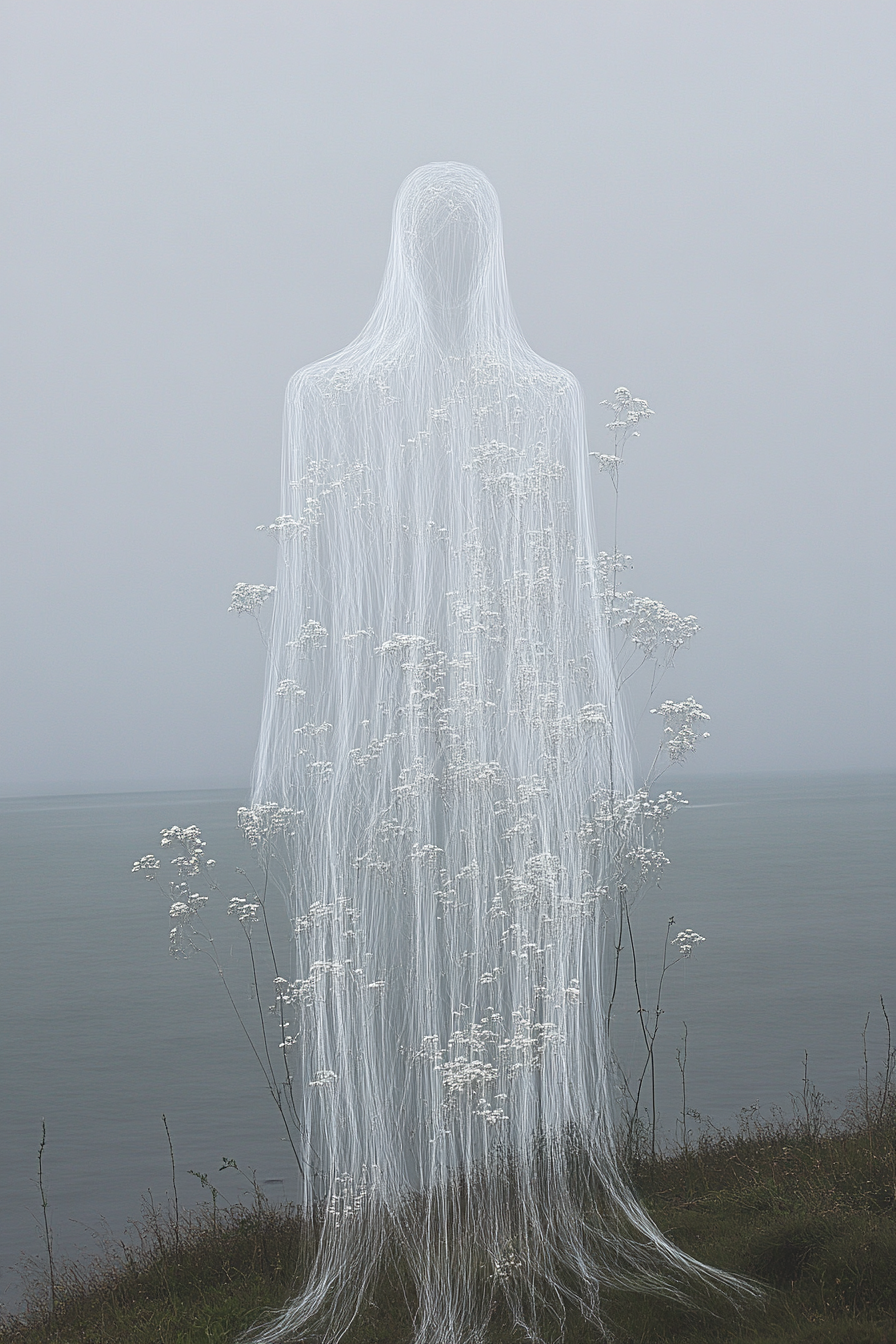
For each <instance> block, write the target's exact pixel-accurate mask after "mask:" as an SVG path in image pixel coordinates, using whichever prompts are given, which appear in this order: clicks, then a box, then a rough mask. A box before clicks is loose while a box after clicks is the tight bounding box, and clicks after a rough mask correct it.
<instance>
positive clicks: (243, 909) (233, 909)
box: [227, 896, 259, 925]
mask: <svg viewBox="0 0 896 1344" xmlns="http://www.w3.org/2000/svg"><path fill="white" fill-rule="evenodd" d="M258 910H259V905H258V902H257V901H250V900H249V899H248V897H245V896H233V897H231V900H230V904H229V905H228V907H227V913H228V915H236V917H237V919H238V920H239V922H240V923H241V924H244V925H247V924H257V923H258Z"/></svg>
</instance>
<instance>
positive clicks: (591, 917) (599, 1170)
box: [253, 163, 734, 1344]
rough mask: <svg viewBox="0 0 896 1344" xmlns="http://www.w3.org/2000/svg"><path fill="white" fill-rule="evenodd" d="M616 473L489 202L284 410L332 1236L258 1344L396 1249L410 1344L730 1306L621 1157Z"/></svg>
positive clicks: (286, 776) (449, 178)
mask: <svg viewBox="0 0 896 1344" xmlns="http://www.w3.org/2000/svg"><path fill="white" fill-rule="evenodd" d="M593 471H594V468H593V467H592V466H591V465H590V463H589V456H588V452H587V447H586V442H585V428H584V418H583V406H582V397H581V393H580V390H579V387H578V384H577V383H576V381H575V379H574V378H573V377H572V376H571V375H570V374H569V373H567V372H566V371H565V370H563V369H561V368H558V367H556V366H555V365H553V364H549V363H547V362H546V361H545V360H542V359H540V358H539V357H538V356H537V355H535V354H534V353H533V351H532V350H531V349H530V348H529V346H528V345H527V344H526V342H525V341H524V340H523V337H522V335H521V333H520V330H519V328H518V326H517V322H516V319H515V317H514V315H513V311H512V309H511V306H510V301H509V297H508V294H507V287H506V281H505V273H504V261H503V251H502V239H501V227H500V218H499V210H498V202H497V197H496V195H495V192H494V190H493V188H492V187H491V185H490V184H489V182H488V181H487V180H486V179H485V178H484V177H483V175H482V174H481V173H479V172H478V171H476V170H475V169H473V168H469V167H467V166H465V165H463V164H457V163H438V164H430V165H428V166H426V167H424V168H420V169H418V170H417V171H416V172H414V173H412V174H411V175H410V177H409V178H408V179H407V180H406V181H405V183H404V184H403V186H402V187H401V190H400V192H399V194H398V198H397V201H396V205H395V214H394V227H393V234H392V245H391V251H390V256H389V262H388V266H387V269H386V275H385V279H384V282H383V286H382V290H381V293H380V296H379V299H378V302H377V305H376V308H375V310H374V313H373V316H372V317H371V319H370V321H369V322H368V324H367V326H366V327H365V328H364V330H363V332H362V333H361V335H360V336H359V337H358V338H357V340H356V341H354V342H353V343H352V344H351V345H350V346H348V347H347V348H346V349H345V350H343V351H341V352H340V353H339V354H337V355H334V356H332V357H331V358H329V359H326V360H323V361H322V362H320V363H318V364H314V365H312V366H310V367H309V368H306V369H303V370H302V371H301V372H300V373H298V374H297V375H296V376H295V378H294V379H293V380H292V382H291V383H290V386H289V389H288V392H287V400H286V425H285V451H284V472H283V496H282V497H283V505H282V514H281V516H280V517H279V518H278V519H277V521H276V523H274V524H273V525H272V527H271V531H272V532H273V533H274V534H275V535H276V536H277V538H278V540H279V544H280V563H279V570H278V574H277V581H276V592H275V595H274V612H273V627H272V632H271V654H270V659H269V667H268V680H267V689H266V694H265V702H264V715H263V724H262V729H261V738H260V743H259V748H258V757H257V762H256V767H255V776H254V784H253V798H254V802H253V813H254V814H255V815H256V816H262V817H263V816H268V817H270V816H281V817H288V818H289V825H284V827H283V834H282V835H281V836H280V838H279V840H278V843H279V844H280V846H281V851H282V855H283V856H284V857H285V860H286V866H287V871H288V873H289V875H290V878H289V882H288V891H287V893H286V894H287V898H288V901H289V904H290V915H291V918H292V920H293V927H294V929H295V961H294V965H293V967H292V972H291V978H290V980H289V981H288V982H286V983H283V984H281V985H280V987H279V988H280V991H281V995H280V997H281V1003H286V1004H288V1006H289V1009H290V1019H291V1027H290V1045H289V1049H290V1063H291V1066H292V1069H293V1072H294V1075H295V1080H296V1081H295V1085H294V1097H295V1101H296V1107H297V1118H298V1121H299V1128H300V1132H301V1134H302V1135H303V1142H304V1154H303V1159H304V1161H303V1165H304V1170H305V1176H304V1180H303V1185H302V1192H301V1198H302V1201H303V1202H304V1206H305V1208H306V1210H307V1212H308V1214H309V1215H310V1216H313V1217H315V1218H317V1219H319V1220H320V1221H321V1222H322V1231H321V1240H320V1248H319V1251H318V1255H317V1261H316V1266H315V1269H314V1271H313V1273H312V1274H311V1276H310V1278H309V1280H308V1282H307V1283H306V1284H305V1285H304V1286H303V1287H302V1289H301V1291H300V1293H299V1295H298V1297H297V1298H296V1299H295V1301H294V1302H293V1303H292V1304H291V1305H290V1306H289V1307H288V1308H287V1309H286V1310H285V1312H284V1313H283V1314H282V1315H281V1316H280V1317H279V1318H278V1319H277V1320H276V1321H275V1322H274V1323H273V1324H271V1325H270V1326H268V1327H267V1328H265V1329H263V1330H262V1331H261V1332H260V1333H257V1334H256V1335H254V1336H253V1338H255V1339H257V1340H258V1341H259V1342H261V1341H263V1342H264V1344H274V1341H278V1340H286V1339H288V1338H294V1337H300V1335H301V1334H302V1333H303V1332H304V1331H305V1330H310V1329H314V1330H315V1331H316V1332H317V1333H318V1335H319V1336H320V1337H321V1338H325V1339H332V1340H335V1339H337V1338H338V1337H339V1335H340V1334H341V1333H342V1332H343V1331H344V1329H345V1328H346V1327H347V1326H348V1324H350V1322H351V1320H352V1319H353V1317H354V1315H355V1313H356V1312H357V1310H358V1307H359V1305H360V1304H361V1303H362V1302H363V1301H364V1300H365V1297H366V1296H367V1295H369V1286H370V1282H371V1279H372V1276H373V1275H374V1273H375V1272H376V1269H377V1266H378V1263H379V1259H380V1256H381V1253H382V1251H383V1247H384V1246H385V1245H386V1243H387V1242H391V1243H393V1245H394V1244H395V1243H396V1241H397V1243H398V1244H399V1245H400V1247H401V1254H402V1255H403V1256H404V1257H405V1260H406V1262H407V1263H408V1264H409V1265H410V1266H411V1269H412V1271H413V1274H414V1277H415V1280H416V1290H417V1297H418V1309H417V1316H416V1324H415V1330H416V1339H417V1341H418V1344H465V1342H466V1341H472V1340H474V1339H476V1340H478V1339H480V1338H481V1337H482V1331H483V1329H484V1325H485V1321H486V1320H487V1319H488V1316H489V1313H490V1311H491V1309H492V1304H493V1301H494V1300H495V1297H496V1295H497V1296H503V1297H504V1298H505V1299H506V1301H507V1302H508V1304H509V1306H510V1309H511V1311H512V1313H513V1316H514V1318H515V1319H516V1320H517V1321H518V1322H520V1323H521V1324H523V1325H524V1326H525V1328H526V1329H528V1330H529V1331H531V1332H532V1335H531V1337H534V1338H535V1337H537V1318H538V1316H539V1313H540V1312H541V1311H543V1310H550V1311H553V1312H554V1313H555V1314H556V1313H558V1312H560V1313H562V1310H563V1307H564V1304H566V1303H570V1302H572V1303H575V1304H576V1305H577V1306H578V1307H579V1308H580V1309H581V1310H583V1311H585V1312H586V1314H588V1315H589V1316H591V1317H592V1318H596V1317H597V1308H598V1292H599V1288H600V1286H601V1285H603V1284H607V1283H611V1284H622V1285H630V1286H637V1287H638V1288H640V1289H641V1290H643V1289H645V1288H646V1289H650V1290H656V1291H666V1292H670V1293H678V1292H680V1291H681V1286H682V1284H684V1283H685V1282H686V1281H687V1280H688V1279H693V1278H694V1277H695V1276H696V1277H697V1278H698V1279H703V1280H705V1281H706V1282H710V1281H712V1282H715V1283H716V1284H717V1285H719V1284H722V1285H724V1284H725V1283H726V1282H727V1283H729V1284H730V1285H732V1286H733V1282H734V1281H733V1280H726V1278H725V1276H724V1275H719V1274H716V1273H715V1272H714V1271H710V1270H708V1269H706V1268H705V1267H703V1266H699V1265H697V1264H695V1262H693V1261H691V1260H689V1259H688V1257H686V1256H684V1255H682V1254H681V1253H680V1252H678V1251H677V1250H675V1248H673V1247H672V1246H671V1245H670V1244H669V1243H668V1242H666V1241H665V1240H664V1238H663V1237H662V1236H661V1235H660V1234H659V1232H658V1231H657V1229H656V1228H655V1227H654V1226H653V1224H652V1223H651V1222H650V1221H649V1219H648V1218H647V1217H646V1216H645V1214H644V1213H643V1212H642V1210H641V1209H640V1207H639V1205H638V1203H637V1201H636V1200H635V1198H634V1197H633V1195H632V1194H631V1192H630V1191H629V1190H628V1188H627V1187H626V1185H625V1182H624V1181H623V1179H622V1178H621V1176H620V1174H619V1170H618V1167H617V1161H616V1157H615V1153H614V1144H613V1119H612V1117H613V1098H612V1086H611V1080H610V1076H609V1062H608V1050H607V1043H606V1039H605V1035H604V1027H603V1016H604V1010H603V1009H602V1003H601V929H602V927H603V926H604V914H603V912H602V909H601V903H602V901H603V900H604V899H605V893H606V889H607V885H608V878H609V874H608V873H607V871H605V868H606V864H607V859H606V854H607V847H606V846H603V847H602V846H600V845H597V844H593V843H590V844H589V843H585V842H583V838H582V836H583V834H585V831H583V829H582V828H583V825H584V824H585V820H586V818H587V817H588V816H589V815H591V814H592V813H593V811H594V806H593V800H594V798H595V797H596V796H599V797H600V798H601V799H603V800H604V804H606V800H607V799H609V805H610V811H611V812H612V811H613V806H614V799H616V798H617V797H618V798H623V797H626V796H628V795H631V793H632V781H631V767H630V759H629V732H628V730H627V728H626V724H625V719H624V714H623V711H622V708H621V706H620V704H619V703H618V702H617V697H616V695H615V692H614V689H613V686H614V678H613V669H612V667H611V663H610V651H609V647H608V637H607V625H606V622H605V620H604V610H603V607H602V602H603V600H604V598H603V595H602V594H601V592H600V591H599V590H598V589H597V588H596V587H595V585H594V584H593V583H592V576H593V574H594V573H595V572H596V571H597V565H598V560H597V553H596V551H595V549H594V526H593V519H592V517H591V504H590V501H591V495H592V490H593V477H592V474H591V473H592V472H593ZM265 809H267V811H265ZM284 809H288V811H284ZM586 831H587V827H586Z"/></svg>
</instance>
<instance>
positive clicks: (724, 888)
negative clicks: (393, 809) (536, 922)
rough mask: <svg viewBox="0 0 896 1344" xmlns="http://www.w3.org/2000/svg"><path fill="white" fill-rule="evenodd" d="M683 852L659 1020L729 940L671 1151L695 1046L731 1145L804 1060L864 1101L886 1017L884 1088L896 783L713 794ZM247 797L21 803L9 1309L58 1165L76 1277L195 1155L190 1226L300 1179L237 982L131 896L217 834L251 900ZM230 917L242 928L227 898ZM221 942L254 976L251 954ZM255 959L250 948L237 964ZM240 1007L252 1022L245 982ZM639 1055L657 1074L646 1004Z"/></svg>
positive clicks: (222, 873)
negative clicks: (176, 949) (152, 871)
mask: <svg viewBox="0 0 896 1344" xmlns="http://www.w3.org/2000/svg"><path fill="white" fill-rule="evenodd" d="M680 780H681V782H678V781H676V784H675V787H683V788H684V789H685V793H686V796H687V797H688V798H689V800H690V805H689V806H688V807H687V808H685V809H684V810H683V811H682V812H680V813H679V814H678V815H677V816H676V817H675V818H673V820H672V823H671V824H670V827H669V829H668V831H667V835H666V842H665V849H666V851H667V853H668V854H669V855H670V857H671V858H672V860H673V863H672V867H671V868H670V869H669V871H668V874H667V876H666V877H665V878H664V879H663V885H662V888H661V889H660V890H659V891H656V890H654V891H652V892H648V893H647V894H646V895H645V896H644V897H643V898H642V900H641V901H640V904H639V906H638V909H637V915H636V921H635V923H636V937H637V940H638V945H639V966H640V970H641V978H642V984H643V986H644V988H645V997H646V998H647V999H648V1000H650V1001H651V1003H652V1002H655V997H656V979H657V975H658V972H659V969H660V967H661V959H662V947H663V939H664V935H665V930H666V925H667V921H668V919H669V917H670V916H674V918H675V930H674V931H677V930H679V929H685V928H691V929H693V930H694V931H695V932H697V933H699V934H701V935H702V936H703V937H704V938H705V940H706V941H705V942H703V943H702V944H700V945H699V946H698V948H697V950H696V951H695V952H694V954H693V956H692V957H691V958H690V960H689V961H686V962H682V963H681V964H679V965H676V966H674V967H673V968H672V970H671V971H670V972H669V973H668V975H667V976H666V980H665V986H664V992H663V1005H662V1006H663V1010H664V1011H663V1015H662V1018H661V1023H660V1032H659V1036H658V1039H657V1057H658V1060H659V1066H660V1067H659V1104H660V1114H661V1119H662V1121H663V1122H664V1124H665V1128H666V1130H667V1132H670V1133H671V1132H672V1131H673V1129H674V1125H675V1118H676V1114H678V1113H680V1106H681V1079H680V1074H679V1072H678V1068H677V1065H676V1059H675V1055H676V1050H679V1051H680V1050H681V1045H682V1035H683V1026H682V1024H683V1023H684V1022H686V1023H687V1028H688V1035H687V1069H686V1076H687V1101H688V1107H689V1108H693V1109H694V1110H696V1111H698V1112H700V1113H701V1114H702V1115H703V1116H705V1117H709V1118H711V1119H712V1121H713V1122H714V1123H716V1124H724V1123H731V1122H732V1120H733V1119H734V1118H735V1117H736V1115H737V1112H738V1111H739V1110H740V1109H741V1108H742V1107H747V1106H752V1105H754V1104H758V1105H760V1106H761V1107H762V1108H763V1109H764V1110H766V1111H767V1110H769V1109H770V1108H771V1107H772V1106H783V1107H784V1108H785V1110H789V1109H790V1105H791V1100H790V1099H791V1097H792V1096H793V1095H794V1094H799V1093H800V1092H801V1090H802V1078H803V1068H804V1052H807V1053H808V1072H809V1077H810V1079H811V1080H812V1082H813V1083H814V1085H815V1086H816V1087H817V1088H819V1089H820V1090H821V1092H822V1093H824V1094H825V1095H826V1096H827V1097H829V1098H830V1099H831V1103H832V1106H833V1107H834V1108H836V1107H838V1106H842V1104H843V1102H844V1101H845V1099H846V1097H847V1095H848V1093H849V1092H850V1090H851V1089H853V1088H855V1087H856V1086H857V1084H858V1083H859V1081H860V1075H861V1070H862V1028H863V1025H864V1023H865V1019H866V1015H867V1014H868V1013H870V1014H871V1019H870V1023H869V1027H868V1034H867V1040H868V1049H869V1054H870V1062H871V1071H872V1074H873V1073H874V1071H875V1070H876V1068H877V1067H878V1066H879V1065H880V1064H881V1063H882V1062H883V1055H884V1040H885V1038H884V1032H883V1018H882V1015H881V1012H880V1002H879V1000H880V996H883V998H884V1000H885V1002H886V1004H887V1006H888V1008H889V1009H891V1010H892V1012H891V1017H892V1020H893V1022H894V1027H896V957H894V950H896V900H894V872H896V863H894V859H896V843H894V835H896V827H894V824H893V823H894V814H896V807H894V804H896V775H892V774H888V775H873V776H871V775H859V774H852V775H834V774H830V775H799V776H797V775H792V776H786V775H774V776H765V777H760V776H738V777H728V778H726V777H704V778H702V779H694V780H690V781H689V780H688V779H687V777H686V776H685V775H682V776H681V777H680ZM244 801H245V800H244V798H243V796H242V795H241V794H239V793H236V792H231V791H226V792H224V791H221V792H206V793H198V794H197V793H189V794H188V793H167V794H162V793H153V794H115V795H108V796H93V797H68V798H38V799H7V800H0V846H2V848H0V876H2V898H0V899H2V905H0V912H2V939H0V1024H2V1035H0V1220H2V1226H0V1271H2V1278H0V1291H2V1293H3V1297H4V1299H5V1300H6V1301H7V1302H14V1301H15V1297H16V1285H17V1276H16V1274H15V1273H14V1272H13V1268H12V1267H13V1266H14V1265H15V1263H16V1262H17V1261H18V1260H19V1258H20V1256H22V1255H38V1254H39V1253H40V1250H41V1245H42V1242H41V1229H40V1228H39V1225H38V1220H39V1219H40V1217H41V1206H40V1198H39V1193H38V1189H37V1183H36V1177H37V1150H38V1144H39V1142H40V1134H41V1121H42V1120H44V1121H45V1123H46V1132H47V1142H46V1149H45V1153H44V1175H45V1187H46V1191H47V1195H48V1198H49V1213H50V1217H51V1220H52V1225H53V1229H54V1237H55V1249H56V1252H57V1253H84V1252H88V1251H89V1250H90V1249H91V1248H92V1246H93V1245H94V1242H95V1237H96V1235H97V1234H100V1235H101V1234H102V1232H103V1229H104V1228H105V1229H107V1230H108V1232H109V1233H110V1234H111V1235H113V1236H116V1235H122V1234H124V1232H125V1229H126V1224H127V1221H128V1219H130V1218H134V1217H137V1216H139V1214H140V1212H141V1201H142V1200H144V1199H145V1198H147V1197H148V1192H150V1191H151V1192H152V1196H153V1198H154V1199H155V1200H156V1201H157V1202H164V1200H165V1198H166V1197H167V1195H168V1193H169V1192H170V1190H171V1168H170V1158H169V1153H168V1146H167V1140H166V1137H165V1131H164V1128H163V1125H162V1115H163V1114H165V1115H166V1116H167V1120H168V1126H169V1129H170V1132H171V1137H172V1140H173V1143H174V1149H175V1156H176V1161H177V1172H178V1190H179V1195H180V1199H181V1202H182V1203H186V1202H188V1201H194V1202H195V1201H198V1199H199V1198H200V1197H201V1196H202V1190H201V1186H200V1182H199V1180H198V1179H197V1177H196V1176H193V1175H191V1174H190V1171H191V1169H192V1171H195V1172H200V1173H204V1174H206V1175H207V1176H208V1177H209V1179H211V1180H212V1181H213V1182H214V1184H215V1185H216V1186H217V1187H218V1188H219V1189H220V1190H221V1192H222V1195H223V1196H224V1197H225V1198H235V1197H237V1196H238V1195H239V1194H241V1193H242V1192H243V1191H244V1190H245V1188H246V1182H245V1181H244V1180H243V1179H242V1178H241V1177H238V1176H235V1175H234V1174H233V1173H232V1172H230V1171H226V1172H219V1168H220V1166H221V1164H222V1159H223V1158H225V1157H226V1158H233V1159H234V1160H235V1161H236V1162H237V1163H238V1164H239V1166H240V1167H242V1168H243V1169H244V1170H245V1171H247V1172H251V1171H255V1172H257V1179H258V1181H259V1182H260V1183H262V1184H263V1186H264V1188H265V1189H266V1190H267V1191H268V1193H270V1194H271V1195H281V1194H282V1195H283V1197H285V1198H289V1197H290V1195H291V1194H292V1193H293V1191H294V1178H293V1171H292V1168H291V1166H290V1162H289V1159H288V1151H287V1149H286V1144H285V1143H284V1142H283V1141H282V1140H281V1138H280V1134H279V1132H278V1128H277V1117H276V1114H275V1112H274V1110H273V1106H272V1104H271V1101H270V1099H269V1098H268V1097H267V1095H266V1094H265V1092H264V1090H263V1088H262V1087H260V1086H259V1082H260V1075H258V1073H257V1065H256V1064H255V1062H254V1060H253V1059H252V1057H251V1055H250V1053H249V1050H248V1047H247V1046H246V1045H245V1042H244V1041H243V1040H242V1039H241V1037H240V1035H239V1033H238V1030H235V1025H236V1024H235V1021H234V1019H233V1014H232V1010H231V1008H230V1006H229V1004H228V1003H227V1000H226V997H225V995H224V992H223V990H222V987H221V985H220V983H219V981H218V977H217V976H216V975H215V974H214V972H213V971H212V970H211V968H210V967H209V966H208V965H207V964H203V963H202V961H201V960H193V961H189V962H178V961H174V960H172V959H171V958H170V957H169V956H168V955H167V934H168V927H169V923H168V917H167V906H166V902H165V901H164V900H163V899H162V898H161V897H160V896H159V895H154V894H153V887H152V885H151V884H149V883H145V882H143V881H142V880H141V879H140V878H137V877H132V876H131V874H130V867H131V863H132V862H133V860H134V859H135V858H137V857H138V856H140V855H142V854H145V853H147V852H149V851H155V852H157V851H158V833H159V830H160V829H161V828H162V827H163V826H170V825H173V824H177V825H191V824H194V823H195V824H196V825H198V826H199V827H200V828H201V829H202V831H203V833H204V835H205V837H206V839H207V841H208V851H207V852H208V853H209V854H211V855H213V856H214V857H215V858H216V859H217V861H218V873H219V878H220V880H221V884H222V888H223V890H224V892H226V893H227V895H230V894H237V895H243V894H245V890H246V888H245V886H244V885H243V880H242V879H241V878H238V877H235V876H232V875H233V873H234V870H235V868H237V867H239V866H249V865H250V863H251V859H250V856H249V854H248V853H247V851H246V850H245V848H244V846H243V843H242V841H241V839H240V837H239V835H238V833H237V831H236V827H235V814H236V809H237V807H238V806H240V804H242V803H243V802H244ZM220 905H221V907H222V908H223V907H224V906H226V896H225V895H222V897H221V901H220ZM213 919H214V922H215V925H216V929H217V932H218V946H219V953H220V954H221V955H222V959H223V960H224V961H225V963H226V964H229V963H230V956H231V944H232V943H234V944H235V940H234V933H235V932H236V933H238V932H239V930H238V929H236V930H234V928H233V927H232V926H230V925H228V922H227V920H226V918H224V917H223V914H222V913H221V912H218V914H217V916H215V915H214V914H213ZM235 950H236V945H235ZM232 965H233V986H234V990H235V995H236V997H237V998H238V999H239V1000H240V1001H241V1002H242V1003H244V1004H246V1005H247V1006H248V1005H250V1004H251V997H250V990H249V985H248V983H246V980H245V975H244V973H243V971H242V970H241V966H242V963H241V962H240V961H239V960H238V959H236V958H234V960H233V962H232ZM617 1022H618V1035H617V1047H618V1050H619V1053H620V1055H621V1057H622V1058H623V1059H624V1060H625V1061H626V1063H627V1065H628V1067H629V1068H630V1069H635V1068H636V1067H637V1065H638V1053H637V1017H636V1014H635V1009H634V1005H633V1003H632V1000H631V995H630V994H627V993H626V994H623V996H622V997H621V999H620V1002H619V1007H618V1011H617Z"/></svg>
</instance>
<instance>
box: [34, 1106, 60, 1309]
mask: <svg viewBox="0 0 896 1344" xmlns="http://www.w3.org/2000/svg"><path fill="white" fill-rule="evenodd" d="M46 1146H47V1124H46V1121H45V1120H41V1122H40V1147H39V1148H38V1150H37V1185H38V1189H39V1190H40V1202H41V1207H42V1209H43V1215H44V1242H45V1244H46V1247H47V1267H48V1269H49V1271H50V1315H51V1316H52V1315H54V1314H55V1312H56V1267H55V1265H54V1263H53V1234H52V1232H51V1231H50V1218H49V1215H48V1213H47V1194H46V1191H45V1190H44V1148H45V1147H46Z"/></svg>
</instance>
